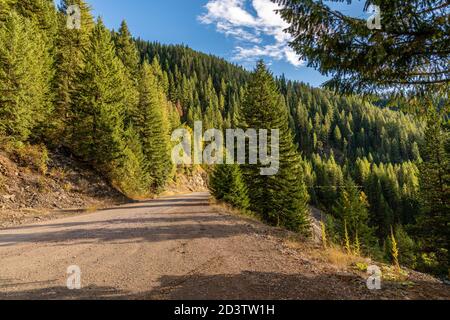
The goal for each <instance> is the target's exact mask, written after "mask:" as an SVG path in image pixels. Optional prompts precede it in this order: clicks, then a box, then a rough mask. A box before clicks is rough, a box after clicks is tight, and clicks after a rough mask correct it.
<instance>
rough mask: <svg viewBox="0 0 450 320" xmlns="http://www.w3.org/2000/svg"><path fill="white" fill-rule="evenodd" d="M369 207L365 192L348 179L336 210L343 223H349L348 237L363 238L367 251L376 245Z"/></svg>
mask: <svg viewBox="0 0 450 320" xmlns="http://www.w3.org/2000/svg"><path fill="white" fill-rule="evenodd" d="M368 207H369V202H368V200H367V196H366V195H365V194H364V192H361V191H360V190H358V188H357V187H356V186H355V184H354V182H353V181H352V180H347V181H346V183H345V188H343V189H342V190H341V194H340V197H339V200H338V202H337V205H336V207H335V208H334V212H335V214H336V216H337V217H338V218H339V219H340V221H341V223H343V224H347V232H348V237H349V238H350V239H358V240H361V241H362V243H363V245H364V249H365V252H366V253H367V252H370V250H371V249H372V248H373V246H374V245H375V238H374V235H373V230H372V229H371V228H370V227H369V211H368Z"/></svg>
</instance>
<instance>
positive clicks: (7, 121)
mask: <svg viewBox="0 0 450 320" xmlns="http://www.w3.org/2000/svg"><path fill="white" fill-rule="evenodd" d="M49 61H50V58H49V51H48V50H47V45H46V42H45V37H44V35H43V34H42V32H41V31H40V30H39V28H38V27H37V26H36V24H35V23H34V22H32V21H30V20H29V19H27V18H24V17H22V16H19V15H18V14H17V13H15V12H11V13H10V14H9V15H8V17H7V18H6V20H5V21H4V23H2V26H1V28H0V132H2V133H3V134H6V135H9V136H11V137H13V138H15V139H17V140H21V141H24V140H27V139H28V138H29V137H30V135H31V134H32V133H34V134H36V128H37V127H38V126H39V125H41V124H43V123H44V121H45V120H46V119H47V118H48V116H49V114H50V113H51V104H50V101H49V99H48V96H49V95H50V83H49V74H50V72H51V71H50V65H49V64H48V62H49Z"/></svg>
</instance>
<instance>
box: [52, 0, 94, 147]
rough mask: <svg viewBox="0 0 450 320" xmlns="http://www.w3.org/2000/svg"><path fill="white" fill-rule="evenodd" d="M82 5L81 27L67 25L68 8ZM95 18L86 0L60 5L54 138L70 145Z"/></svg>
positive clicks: (66, 1) (67, 0) (71, 1)
mask: <svg viewBox="0 0 450 320" xmlns="http://www.w3.org/2000/svg"><path fill="white" fill-rule="evenodd" d="M71 5H78V7H79V8H80V10H81V29H79V30H77V29H68V28H67V14H66V13H67V9H68V7H69V6H71ZM93 28H94V21H93V18H92V16H91V13H90V8H89V6H88V5H87V4H86V3H85V1H84V0H63V1H61V4H60V7H59V21H58V32H57V35H56V40H55V42H56V54H55V56H56V58H55V79H54V85H53V88H54V92H55V94H54V106H55V113H54V123H53V125H54V127H55V132H54V140H55V141H59V142H61V143H63V144H68V143H69V140H70V136H71V134H72V133H73V129H74V128H73V125H74V119H75V115H74V109H75V106H74V95H75V93H76V90H77V85H78V83H77V73H79V72H81V71H82V70H83V67H84V51H83V49H84V48H87V47H88V46H89V45H90V34H91V31H92V29H93Z"/></svg>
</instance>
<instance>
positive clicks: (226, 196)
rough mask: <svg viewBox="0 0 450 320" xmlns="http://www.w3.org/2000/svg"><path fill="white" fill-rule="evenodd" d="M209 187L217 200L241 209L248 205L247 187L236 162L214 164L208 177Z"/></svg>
mask: <svg viewBox="0 0 450 320" xmlns="http://www.w3.org/2000/svg"><path fill="white" fill-rule="evenodd" d="M209 189H210V191H211V193H212V195H213V196H214V197H215V198H216V199H217V200H221V201H225V202H227V203H229V204H230V205H232V206H233V207H235V208H238V209H242V210H246V209H247V208H248V207H249V198H248V191H247V187H246V185H245V183H244V179H243V176H242V172H241V169H240V167H239V165H237V164H233V165H228V164H218V165H216V166H215V167H214V170H213V171H212V173H211V175H210V177H209Z"/></svg>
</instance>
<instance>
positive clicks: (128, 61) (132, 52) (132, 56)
mask: <svg viewBox="0 0 450 320" xmlns="http://www.w3.org/2000/svg"><path fill="white" fill-rule="evenodd" d="M114 42H115V44H116V50H117V56H118V57H119V58H120V60H121V61H122V63H123V64H124V66H125V68H126V70H127V72H128V73H129V76H130V78H131V79H134V80H137V78H138V71H139V53H138V50H137V47H136V44H135V42H134V41H133V38H132V36H131V33H130V30H129V29H128V25H127V23H126V22H125V21H122V23H121V25H120V28H119V31H118V33H117V34H115V37H114Z"/></svg>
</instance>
